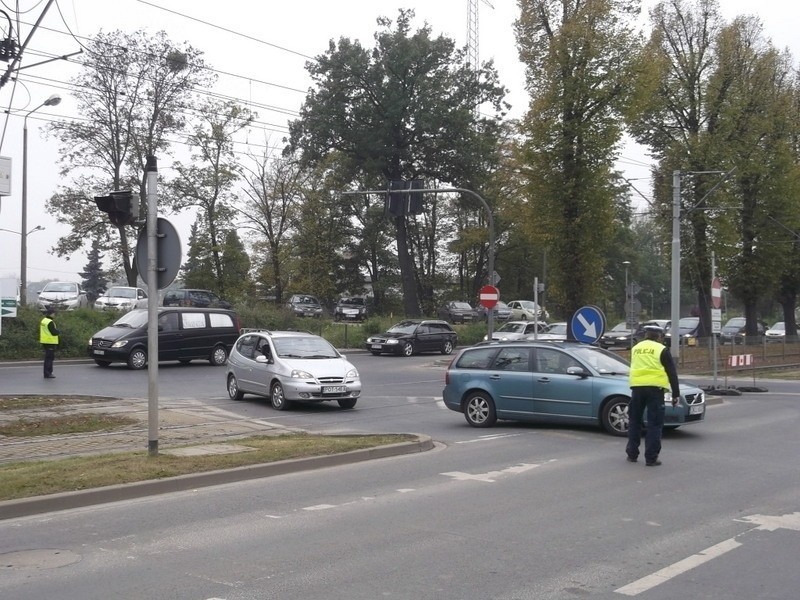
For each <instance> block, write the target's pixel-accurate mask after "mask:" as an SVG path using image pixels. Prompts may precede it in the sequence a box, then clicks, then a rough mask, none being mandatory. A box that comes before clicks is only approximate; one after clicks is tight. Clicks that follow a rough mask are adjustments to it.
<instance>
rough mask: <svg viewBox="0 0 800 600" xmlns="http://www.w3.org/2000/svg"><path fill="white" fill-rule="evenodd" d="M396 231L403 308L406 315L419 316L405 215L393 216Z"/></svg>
mask: <svg viewBox="0 0 800 600" xmlns="http://www.w3.org/2000/svg"><path fill="white" fill-rule="evenodd" d="M394 225H395V229H396V231H397V259H398V261H399V264H400V280H401V281H402V284H403V310H404V311H405V314H406V316H407V317H419V316H421V313H420V310H419V298H418V297H417V286H416V282H415V281H414V265H413V263H412V261H411V254H410V253H409V251H408V231H407V230H406V218H405V215H400V216H399V217H395V218H394Z"/></svg>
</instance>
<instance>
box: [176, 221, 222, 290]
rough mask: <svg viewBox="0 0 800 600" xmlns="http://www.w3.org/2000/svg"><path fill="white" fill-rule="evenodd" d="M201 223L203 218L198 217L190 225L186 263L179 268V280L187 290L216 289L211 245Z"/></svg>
mask: <svg viewBox="0 0 800 600" xmlns="http://www.w3.org/2000/svg"><path fill="white" fill-rule="evenodd" d="M202 223H203V218H202V217H201V216H199V215H198V216H197V218H196V219H195V221H194V223H192V228H191V230H190V232H189V247H188V250H187V253H186V262H185V263H184V264H183V267H182V268H181V279H182V280H183V284H184V286H186V287H188V288H199V289H203V290H213V289H215V288H216V278H215V275H214V264H213V261H212V258H211V251H210V248H211V244H210V243H209V241H208V235H207V234H206V232H205V229H204V228H203V227H202Z"/></svg>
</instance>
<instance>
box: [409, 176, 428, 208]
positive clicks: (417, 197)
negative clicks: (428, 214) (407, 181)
mask: <svg viewBox="0 0 800 600" xmlns="http://www.w3.org/2000/svg"><path fill="white" fill-rule="evenodd" d="M410 189H411V191H410V192H409V193H408V204H407V205H406V212H407V213H408V214H410V215H421V214H422V212H423V210H422V192H415V191H414V190H422V189H425V182H424V181H422V179H412V180H411V188H410Z"/></svg>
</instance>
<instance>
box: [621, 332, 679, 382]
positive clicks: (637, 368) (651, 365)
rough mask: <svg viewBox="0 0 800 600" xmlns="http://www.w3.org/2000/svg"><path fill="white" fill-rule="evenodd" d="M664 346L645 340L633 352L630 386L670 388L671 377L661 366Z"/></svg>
mask: <svg viewBox="0 0 800 600" xmlns="http://www.w3.org/2000/svg"><path fill="white" fill-rule="evenodd" d="M665 347H666V346H664V345H663V344H659V343H658V342H656V341H654V340H643V341H641V342H639V343H638V344H636V345H635V346H634V347H633V350H632V351H631V375H630V380H629V381H630V386H631V387H641V386H655V387H660V388H664V389H668V388H669V377H667V372H666V371H665V370H664V365H662V364H661V353H662V352H663V351H664V348H665Z"/></svg>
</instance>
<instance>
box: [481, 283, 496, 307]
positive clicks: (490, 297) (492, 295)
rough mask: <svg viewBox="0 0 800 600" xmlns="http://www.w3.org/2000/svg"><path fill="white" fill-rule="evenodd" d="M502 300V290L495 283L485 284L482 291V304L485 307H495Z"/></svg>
mask: <svg viewBox="0 0 800 600" xmlns="http://www.w3.org/2000/svg"><path fill="white" fill-rule="evenodd" d="M498 300H500V290H498V289H497V288H496V287H494V286H493V285H485V286H483V287H482V288H481V291H480V301H481V306H483V307H484V308H494V307H495V305H496V304H497V301H498Z"/></svg>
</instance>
